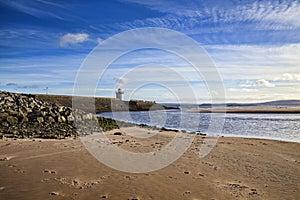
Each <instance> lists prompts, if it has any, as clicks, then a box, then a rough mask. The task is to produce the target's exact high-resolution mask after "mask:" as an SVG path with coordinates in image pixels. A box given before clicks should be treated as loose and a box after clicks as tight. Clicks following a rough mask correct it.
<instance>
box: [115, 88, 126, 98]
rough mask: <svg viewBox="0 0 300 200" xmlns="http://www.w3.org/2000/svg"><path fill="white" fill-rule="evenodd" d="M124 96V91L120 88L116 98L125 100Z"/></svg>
mask: <svg viewBox="0 0 300 200" xmlns="http://www.w3.org/2000/svg"><path fill="white" fill-rule="evenodd" d="M123 94H124V91H123V90H122V89H121V88H118V90H117V91H116V98H117V99H120V100H123Z"/></svg>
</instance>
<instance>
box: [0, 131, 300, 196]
mask: <svg viewBox="0 0 300 200" xmlns="http://www.w3.org/2000/svg"><path fill="white" fill-rule="evenodd" d="M117 131H120V132H121V133H122V131H121V130H114V131H109V132H107V133H106V134H107V136H108V138H110V139H111V141H112V142H113V143H114V144H116V145H118V146H119V147H120V148H124V149H127V150H130V151H133V152H149V151H153V150H157V149H158V148H162V147H163V146H164V145H166V144H167V143H168V141H170V139H171V138H172V136H173V135H175V133H174V132H170V131H164V132H160V133H159V134H158V135H156V136H155V137H154V138H148V139H145V138H144V139H143V138H141V137H139V138H138V137H133V136H130V135H126V134H125V133H122V135H114V133H115V132H117ZM126 132H127V133H129V132H130V133H132V134H135V135H137V134H140V135H139V136H142V135H143V134H149V133H151V130H149V129H146V128H129V129H127V130H126ZM203 137H204V136H201V135H197V136H196V138H195V140H194V142H193V144H192V145H191V146H190V148H189V149H188V151H186V152H185V153H184V155H183V156H182V157H180V158H179V159H178V160H177V161H175V162H174V163H172V164H171V165H169V166H168V167H165V168H163V169H161V170H158V171H154V172H149V173H142V174H133V173H125V172H120V171H117V170H114V169H111V168H109V167H107V166H105V165H104V164H102V163H100V162H99V161H97V160H96V159H95V158H94V157H93V156H92V155H91V154H90V153H89V152H88V151H87V150H86V149H85V148H84V145H83V144H82V143H81V141H80V140H79V139H65V140H40V139H35V140H29V139H18V140H12V139H3V140H2V141H1V142H0V170H1V173H0V180H1V181H0V197H1V199H300V189H299V188H300V182H299V180H300V143H292V142H282V141H273V140H262V139H246V138H219V139H218V142H217V144H216V146H215V147H214V148H213V150H212V151H211V152H210V154H208V155H207V156H206V157H204V158H201V159H200V158H199V156H198V154H199V149H200V148H201V144H202V143H203Z"/></svg>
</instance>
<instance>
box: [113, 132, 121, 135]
mask: <svg viewBox="0 0 300 200" xmlns="http://www.w3.org/2000/svg"><path fill="white" fill-rule="evenodd" d="M114 135H122V133H121V132H114Z"/></svg>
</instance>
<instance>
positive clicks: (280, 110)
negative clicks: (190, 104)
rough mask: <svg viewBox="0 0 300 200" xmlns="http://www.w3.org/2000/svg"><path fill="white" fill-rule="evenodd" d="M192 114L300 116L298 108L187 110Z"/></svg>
mask: <svg viewBox="0 0 300 200" xmlns="http://www.w3.org/2000/svg"><path fill="white" fill-rule="evenodd" d="M187 112H192V113H257V114H259V113H261V114H264V113H265V114H268V113H273V114H276V113H281V114H298V113H299V114H300V108H257V107H256V108H226V109H223V108H201V109H194V110H187Z"/></svg>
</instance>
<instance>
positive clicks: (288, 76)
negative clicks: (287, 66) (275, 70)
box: [274, 73, 300, 81]
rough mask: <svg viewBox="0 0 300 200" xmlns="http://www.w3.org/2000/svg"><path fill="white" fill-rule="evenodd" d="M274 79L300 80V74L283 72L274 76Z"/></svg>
mask: <svg viewBox="0 0 300 200" xmlns="http://www.w3.org/2000/svg"><path fill="white" fill-rule="evenodd" d="M274 80H275V81H278V80H283V81H300V74H293V73H284V74H282V75H281V76H279V77H275V78H274Z"/></svg>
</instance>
